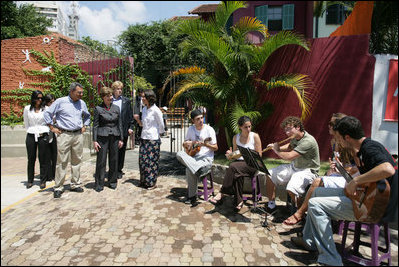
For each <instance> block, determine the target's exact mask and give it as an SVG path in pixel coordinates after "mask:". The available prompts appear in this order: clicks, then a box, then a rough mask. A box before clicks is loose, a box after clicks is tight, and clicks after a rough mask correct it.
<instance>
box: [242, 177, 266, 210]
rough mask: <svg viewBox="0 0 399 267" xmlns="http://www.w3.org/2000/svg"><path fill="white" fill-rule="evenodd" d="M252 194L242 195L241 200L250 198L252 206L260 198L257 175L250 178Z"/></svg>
mask: <svg viewBox="0 0 399 267" xmlns="http://www.w3.org/2000/svg"><path fill="white" fill-rule="evenodd" d="M251 186H252V195H251V196H242V200H244V201H246V200H248V199H250V200H252V203H253V206H254V208H255V207H256V203H257V202H258V201H259V200H262V193H261V192H260V184H259V175H254V176H253V177H252V179H251Z"/></svg>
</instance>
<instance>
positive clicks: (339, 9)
mask: <svg viewBox="0 0 399 267" xmlns="http://www.w3.org/2000/svg"><path fill="white" fill-rule="evenodd" d="M344 20H345V8H344V7H343V6H341V5H331V6H329V7H327V11H326V24H327V25H331V24H335V25H342V24H343V23H344Z"/></svg>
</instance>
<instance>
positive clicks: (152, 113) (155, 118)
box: [139, 90, 165, 190]
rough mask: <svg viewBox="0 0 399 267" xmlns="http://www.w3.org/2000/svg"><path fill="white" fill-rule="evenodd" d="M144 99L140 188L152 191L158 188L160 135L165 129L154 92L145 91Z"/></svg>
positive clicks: (141, 124)
mask: <svg viewBox="0 0 399 267" xmlns="http://www.w3.org/2000/svg"><path fill="white" fill-rule="evenodd" d="M142 99H143V103H144V105H145V107H144V108H143V112H142V119H141V121H140V120H139V125H140V126H141V127H143V129H142V131H141V139H140V151H139V167H140V184H139V186H141V187H144V188H147V189H149V190H150V189H154V188H156V183H157V177H158V169H159V156H160V150H161V138H160V134H162V133H164V131H165V127H164V123H163V115H162V111H161V110H160V109H159V108H158V107H157V105H155V102H156V96H155V93H154V91H153V90H145V91H144V96H143V98H142Z"/></svg>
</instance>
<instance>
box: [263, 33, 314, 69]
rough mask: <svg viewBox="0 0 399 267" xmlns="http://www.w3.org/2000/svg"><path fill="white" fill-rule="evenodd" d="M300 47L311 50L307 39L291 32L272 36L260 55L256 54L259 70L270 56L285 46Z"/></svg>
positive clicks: (264, 43) (265, 42) (265, 43)
mask: <svg viewBox="0 0 399 267" xmlns="http://www.w3.org/2000/svg"><path fill="white" fill-rule="evenodd" d="M290 44H294V45H299V46H301V47H303V48H304V49H306V50H307V51H309V50H310V44H309V42H308V41H306V39H305V38H304V37H303V36H302V35H299V34H297V33H294V32H291V31H281V32H278V33H277V34H275V35H273V36H271V37H270V38H268V39H266V40H265V41H264V42H263V44H262V46H260V47H259V48H258V49H259V51H258V53H256V58H255V63H256V64H257V66H258V68H261V67H262V65H263V64H264V63H265V62H266V60H267V59H268V58H269V56H270V55H271V54H272V53H273V52H274V51H276V50H277V49H279V48H280V47H282V46H285V45H290Z"/></svg>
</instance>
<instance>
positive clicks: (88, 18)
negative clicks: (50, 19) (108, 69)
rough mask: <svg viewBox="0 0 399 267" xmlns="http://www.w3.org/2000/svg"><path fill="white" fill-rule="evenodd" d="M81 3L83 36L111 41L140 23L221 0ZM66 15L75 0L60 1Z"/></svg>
mask: <svg viewBox="0 0 399 267" xmlns="http://www.w3.org/2000/svg"><path fill="white" fill-rule="evenodd" d="M77 2H78V5H79V16H80V20H79V36H80V38H82V37H84V36H89V37H90V38H92V39H94V40H98V41H101V42H104V43H107V40H116V38H117V36H118V35H119V34H121V33H122V32H123V31H124V30H126V29H127V28H128V26H129V25H135V24H137V23H139V24H142V23H150V22H151V21H159V20H165V19H169V18H172V17H173V16H189V15H190V14H188V12H189V11H190V10H192V9H194V8H195V7H197V6H199V5H202V4H218V3H219V2H220V1H77ZM58 3H59V5H60V6H61V9H62V10H63V12H64V15H65V16H66V17H67V15H68V14H70V13H71V11H70V4H71V1H58Z"/></svg>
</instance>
